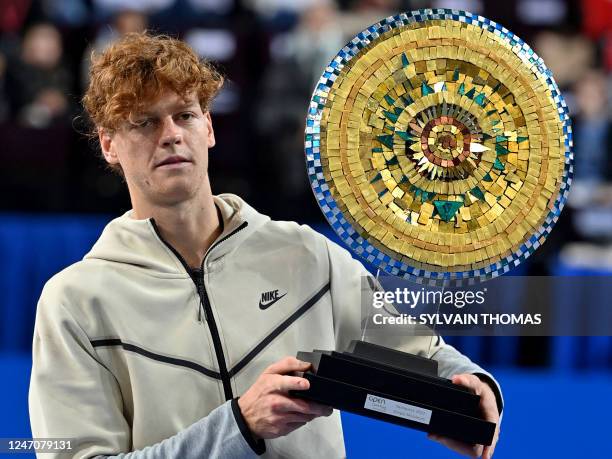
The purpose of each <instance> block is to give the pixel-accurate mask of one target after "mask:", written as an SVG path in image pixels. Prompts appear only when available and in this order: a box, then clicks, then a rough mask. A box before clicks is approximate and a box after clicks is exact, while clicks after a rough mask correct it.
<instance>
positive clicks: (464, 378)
mask: <svg viewBox="0 0 612 459" xmlns="http://www.w3.org/2000/svg"><path fill="white" fill-rule="evenodd" d="M452 381H453V383H454V384H459V385H461V386H464V387H467V388H469V389H472V390H473V391H474V393H476V394H477V395H480V393H481V392H482V387H481V384H484V383H483V382H482V381H481V380H480V378H478V376H476V375H470V374H465V373H464V374H460V375H455V376H453V378H452Z"/></svg>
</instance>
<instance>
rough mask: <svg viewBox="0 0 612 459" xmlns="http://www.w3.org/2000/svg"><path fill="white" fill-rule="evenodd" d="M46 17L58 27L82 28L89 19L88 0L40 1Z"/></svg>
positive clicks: (89, 4)
mask: <svg viewBox="0 0 612 459" xmlns="http://www.w3.org/2000/svg"><path fill="white" fill-rule="evenodd" d="M41 6H42V10H43V12H44V14H45V15H46V17H47V18H48V19H49V20H50V21H52V22H53V23H54V24H56V25H58V26H66V27H82V26H84V25H87V24H88V23H89V21H90V19H91V11H90V9H91V2H90V1H89V0H41Z"/></svg>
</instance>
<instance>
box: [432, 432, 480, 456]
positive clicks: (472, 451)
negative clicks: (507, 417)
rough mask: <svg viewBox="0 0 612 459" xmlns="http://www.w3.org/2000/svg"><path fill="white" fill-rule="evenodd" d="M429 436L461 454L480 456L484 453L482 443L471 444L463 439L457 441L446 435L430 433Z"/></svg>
mask: <svg viewBox="0 0 612 459" xmlns="http://www.w3.org/2000/svg"><path fill="white" fill-rule="evenodd" d="M427 438H429V439H430V440H433V441H436V442H438V443H440V444H441V445H444V446H446V447H447V448H448V449H452V450H453V451H456V452H457V453H459V454H463V455H464V456H468V457H480V455H481V454H482V450H483V448H482V445H470V444H468V443H464V442H462V441H457V440H454V439H452V438H448V437H444V436H442V435H435V434H429V435H427Z"/></svg>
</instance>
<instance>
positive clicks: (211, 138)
mask: <svg viewBox="0 0 612 459" xmlns="http://www.w3.org/2000/svg"><path fill="white" fill-rule="evenodd" d="M204 116H205V117H206V120H205V121H206V126H207V128H208V148H212V147H214V146H215V131H214V130H213V125H212V118H211V117H210V112H206V114H205V115H204Z"/></svg>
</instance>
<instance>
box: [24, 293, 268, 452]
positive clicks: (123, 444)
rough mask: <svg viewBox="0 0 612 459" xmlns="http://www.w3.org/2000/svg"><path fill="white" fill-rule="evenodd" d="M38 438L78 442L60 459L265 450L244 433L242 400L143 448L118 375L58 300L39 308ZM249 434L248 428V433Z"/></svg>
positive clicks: (34, 422) (33, 405)
mask: <svg viewBox="0 0 612 459" xmlns="http://www.w3.org/2000/svg"><path fill="white" fill-rule="evenodd" d="M29 408H30V422H31V426H32V436H33V437H34V438H63V439H71V440H72V442H71V443H72V450H70V451H63V452H57V453H52V454H44V455H43V456H41V457H49V458H53V459H67V458H79V459H84V458H92V457H118V458H126V459H157V458H159V459H161V458H173V457H177V458H178V457H180V458H184V459H191V458H194V459H195V458H202V457H219V458H228V459H229V458H236V459H239V458H240V459H242V458H251V457H257V456H258V455H259V454H262V453H263V452H264V450H265V447H264V444H263V441H260V442H259V443H257V442H254V441H253V440H252V438H251V437H250V436H249V435H248V431H246V432H245V430H244V429H245V426H244V421H243V420H242V416H241V414H240V410H239V409H238V410H237V403H236V401H235V400H234V401H228V402H226V403H224V404H223V405H221V406H219V407H218V408H216V409H215V410H213V411H212V412H211V413H209V414H208V415H207V416H205V417H203V418H202V419H200V420H199V421H197V422H195V423H194V424H192V425H191V426H189V427H187V428H186V429H184V430H182V431H181V432H179V433H177V434H176V435H174V436H172V437H170V438H168V439H166V440H163V441H161V442H159V443H157V444H155V445H151V446H148V447H146V448H144V449H142V450H139V451H133V452H129V451H130V449H131V434H130V425H129V423H128V421H127V420H126V418H125V417H124V415H123V400H122V396H121V392H120V388H119V385H118V383H117V380H116V379H115V377H114V375H113V374H112V373H111V372H110V371H109V370H108V369H107V368H106V367H105V366H104V365H103V364H102V363H101V362H100V360H99V359H98V358H97V355H96V353H95V350H94V348H93V347H92V345H91V343H90V341H89V338H88V336H87V335H86V333H85V332H84V331H83V329H82V328H81V327H80V326H79V325H78V323H77V322H76V321H75V320H74V318H73V316H72V315H71V314H70V313H69V311H68V310H67V309H66V308H65V307H64V306H62V305H61V304H59V303H56V302H46V301H45V294H44V293H43V297H42V298H41V301H40V302H39V304H38V310H37V317H36V326H35V330H34V342H33V362H32V375H31V380H30V392H29ZM247 430H248V429H247Z"/></svg>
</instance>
